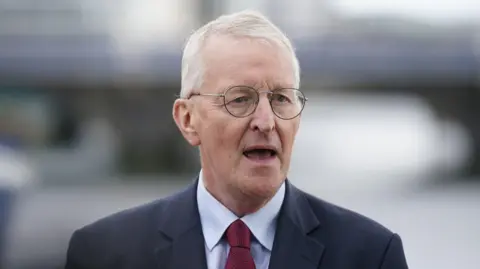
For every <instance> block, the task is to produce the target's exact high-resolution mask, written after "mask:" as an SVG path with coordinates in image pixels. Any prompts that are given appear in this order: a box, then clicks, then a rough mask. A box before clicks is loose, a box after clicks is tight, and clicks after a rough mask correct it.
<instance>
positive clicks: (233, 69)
mask: <svg viewBox="0 0 480 269" xmlns="http://www.w3.org/2000/svg"><path fill="white" fill-rule="evenodd" d="M203 61H204V64H205V65H204V66H205V76H204V84H205V85H207V86H208V87H210V88H214V89H219V88H222V87H228V86H233V85H249V86H257V85H258V86H264V85H266V86H269V87H292V86H293V85H294V82H295V81H294V70H293V61H292V58H291V55H290V54H289V53H288V51H287V49H285V48H283V47H280V46H278V45H276V44H273V43H271V42H267V41H266V40H263V39H252V38H235V37H228V36H221V37H212V38H210V39H209V40H208V41H207V43H206V44H205V48H204V50H203Z"/></svg>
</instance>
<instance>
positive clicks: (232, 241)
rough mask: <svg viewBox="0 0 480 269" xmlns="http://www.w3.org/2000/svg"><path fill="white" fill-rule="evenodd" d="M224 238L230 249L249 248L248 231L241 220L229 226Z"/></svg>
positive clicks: (249, 234)
mask: <svg viewBox="0 0 480 269" xmlns="http://www.w3.org/2000/svg"><path fill="white" fill-rule="evenodd" d="M226 236H227V241H228V244H229V245H230V247H241V248H248V249H249V248H250V236H251V233H250V229H248V227H247V225H245V223H244V222H243V221H242V220H240V219H237V220H236V221H234V222H233V223H232V224H230V226H228V228H227V233H226Z"/></svg>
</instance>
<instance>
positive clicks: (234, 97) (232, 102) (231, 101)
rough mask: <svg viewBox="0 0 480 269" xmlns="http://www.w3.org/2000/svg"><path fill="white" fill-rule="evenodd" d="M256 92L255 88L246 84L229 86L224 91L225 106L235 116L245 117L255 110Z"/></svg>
mask: <svg viewBox="0 0 480 269" xmlns="http://www.w3.org/2000/svg"><path fill="white" fill-rule="evenodd" d="M257 101H258V93H257V91H256V90H255V89H253V88H250V87H246V86H236V87H233V88H230V89H229V90H228V91H227V92H226V93H225V107H226V109H227V110H228V112H229V113H230V114H232V115H233V116H236V117H246V116H248V115H250V114H251V113H252V112H253V111H254V110H255V105H256V103H257Z"/></svg>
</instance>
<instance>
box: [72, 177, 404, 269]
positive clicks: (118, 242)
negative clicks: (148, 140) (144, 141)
mask: <svg viewBox="0 0 480 269" xmlns="http://www.w3.org/2000/svg"><path fill="white" fill-rule="evenodd" d="M197 182H198V181H197ZM286 185H287V188H286V195H285V200H284V203H283V206H282V209H281V211H280V214H279V218H278V225H277V232H276V235H275V240H274V245H273V250H272V255H271V260H270V267H269V268H271V269H287V268H288V269H314V268H321V269H406V268H408V266H407V263H406V260H405V255H404V251H403V246H402V241H401V239H400V237H399V236H398V235H397V234H395V233H392V232H391V231H389V230H388V229H386V228H384V227H383V226H381V225H380V224H378V223H376V222H374V221H372V220H370V219H368V218H366V217H363V216H361V215H359V214H357V213H354V212H351V211H349V210H346V209H343V208H340V207H338V206H335V205H332V204H330V203H327V202H325V201H322V200H320V199H318V198H315V197H313V196H311V195H309V194H307V193H305V192H303V191H301V190H299V189H297V188H295V187H294V186H293V185H292V184H290V183H289V182H288V181H287V184H286ZM196 186H197V183H195V184H192V185H191V186H189V187H188V188H187V189H186V190H184V191H183V192H180V193H178V194H175V195H173V196H170V197H167V198H165V199H161V200H158V201H154V202H152V203H150V204H147V205H143V206H140V207H137V208H133V209H129V210H126V211H122V212H120V213H116V214H114V215H112V216H108V217H106V218H104V219H101V220H99V221H97V222H95V223H93V224H90V225H88V226H86V227H83V228H81V229H79V230H77V231H75V232H74V234H73V235H72V238H71V240H70V245H69V248H68V254H67V261H66V266H65V268H66V269H127V268H128V269H167V268H168V269H199V268H205V269H206V268H207V266H206V258H205V243H204V238H203V234H202V227H201V223H200V217H199V213H198V208H197V200H196Z"/></svg>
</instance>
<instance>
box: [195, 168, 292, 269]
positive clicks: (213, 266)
mask: <svg viewBox="0 0 480 269" xmlns="http://www.w3.org/2000/svg"><path fill="white" fill-rule="evenodd" d="M284 197H285V183H283V184H282V186H281V187H280V188H279V190H278V191H277V193H276V194H275V196H274V197H273V198H272V199H271V200H270V201H269V202H268V203H267V204H266V205H265V206H264V207H262V208H261V209H260V210H258V211H257V212H255V213H253V214H250V215H246V216H244V217H242V218H241V219H242V221H243V222H244V223H245V224H246V225H247V226H248V228H249V229H250V231H251V232H252V234H253V235H254V237H255V238H254V239H253V240H252V243H251V247H250V251H251V252H252V256H253V260H254V261H255V266H256V269H267V268H268V265H269V262H270V254H271V251H272V247H273V240H274V237H275V230H276V226H277V225H276V219H277V215H278V212H279V211H280V208H281V206H282V203H283V199H284ZM197 204H198V210H199V213H200V221H201V223H202V230H203V236H204V237H205V253H206V258H207V266H208V269H224V268H225V263H226V261H227V257H228V252H229V249H230V247H229V245H228V242H226V240H225V239H224V238H223V234H224V232H225V230H226V229H227V228H228V226H230V224H231V223H232V222H234V221H235V220H237V219H238V217H237V216H236V215H235V214H234V213H232V212H231V211H230V210H229V209H227V208H226V207H225V206H224V205H223V204H221V203H220V202H219V201H218V200H217V199H215V197H213V196H212V195H211V194H210V193H209V192H208V191H207V189H206V188H205V185H204V183H203V175H202V171H200V177H199V181H198V187H197Z"/></svg>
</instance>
